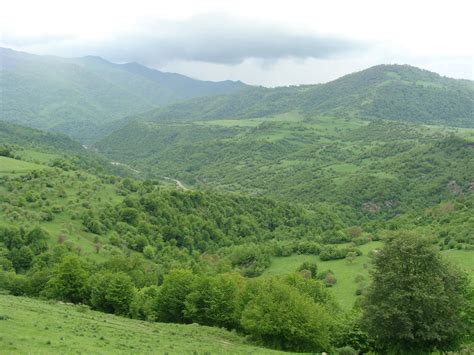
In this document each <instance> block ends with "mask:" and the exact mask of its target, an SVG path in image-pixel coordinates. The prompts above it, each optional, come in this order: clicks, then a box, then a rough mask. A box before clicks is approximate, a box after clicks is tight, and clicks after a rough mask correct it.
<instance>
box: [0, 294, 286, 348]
mask: <svg viewBox="0 0 474 355" xmlns="http://www.w3.org/2000/svg"><path fill="white" fill-rule="evenodd" d="M0 349H1V350H0V352H1V353H2V354H12V353H15V354H32V353H34V354H59V353H69V354H71V353H76V354H133V353H135V354H136V353H142V354H143V353H147V354H167V353H169V354H206V353H207V354H276V353H279V352H277V351H273V350H270V349H262V348H258V347H255V346H252V345H249V344H247V343H246V342H245V340H244V338H242V337H240V336H238V335H237V334H235V333H233V332H229V331H226V330H223V329H219V328H212V327H205V326H200V325H197V324H190V325H181V324H165V323H150V322H145V321H138V320H132V319H127V318H124V317H118V316H114V315H111V314H105V313H102V312H96V311H91V310H89V309H88V308H87V307H86V306H81V305H76V306H75V305H70V304H64V303H58V302H54V301H50V302H46V301H40V300H35V299H30V298H24V297H13V296H7V295H0Z"/></svg>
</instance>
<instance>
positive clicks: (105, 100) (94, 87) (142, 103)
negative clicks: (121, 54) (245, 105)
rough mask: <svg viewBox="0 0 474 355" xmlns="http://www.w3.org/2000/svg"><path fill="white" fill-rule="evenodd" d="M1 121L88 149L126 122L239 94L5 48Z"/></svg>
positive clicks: (223, 86)
mask: <svg viewBox="0 0 474 355" xmlns="http://www.w3.org/2000/svg"><path fill="white" fill-rule="evenodd" d="M0 67H1V70H0V88H1V100H0V112H1V117H0V119H2V120H5V121H11V122H16V123H20V124H25V125H28V126H31V127H36V128H41V129H47V130H51V131H59V132H62V133H66V134H68V135H69V136H71V137H73V138H75V139H77V140H80V141H82V142H85V143H88V142H90V141H91V140H94V139H95V138H97V137H98V136H102V135H104V134H106V133H107V132H108V131H109V130H110V129H111V128H110V124H111V123H113V122H114V121H116V120H119V119H121V118H123V117H125V116H129V115H134V114H137V113H140V112H144V111H147V110H151V109H154V108H156V107H159V106H163V105H167V104H170V103H173V102H176V101H179V100H184V99H189V98H193V97H197V96H203V95H215V94H225V93H231V92H235V91H238V90H241V89H244V88H246V87H247V85H245V84H243V83H241V82H234V81H223V82H211V81H200V80H195V79H191V78H188V77H186V76H184V75H179V74H171V73H163V72H160V71H158V70H154V69H150V68H147V67H144V66H142V65H140V64H138V63H127V64H114V63H110V62H108V61H106V60H104V59H102V58H100V57H92V56H88V57H82V58H60V57H53V56H38V55H33V54H28V53H23V52H17V51H14V50H11V49H6V48H0Z"/></svg>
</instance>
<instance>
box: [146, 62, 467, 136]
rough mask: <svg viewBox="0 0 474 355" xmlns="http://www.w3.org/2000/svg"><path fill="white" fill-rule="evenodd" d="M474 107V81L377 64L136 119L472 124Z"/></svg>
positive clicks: (173, 107)
mask: <svg viewBox="0 0 474 355" xmlns="http://www.w3.org/2000/svg"><path fill="white" fill-rule="evenodd" d="M473 107H474V86H473V83H472V81H468V80H455V79H450V78H446V77H441V76H439V75H438V74H436V73H433V72H429V71H427V70H422V69H419V68H416V67H411V66H408V65H378V66H375V67H371V68H369V69H366V70H363V71H361V72H357V73H353V74H349V75H346V76H343V77H341V78H339V79H337V80H334V81H331V82H329V83H326V84H319V85H307V86H298V87H280V88H275V89H266V88H249V89H248V90H245V91H241V92H238V93H235V94H233V95H226V96H219V97H212V98H211V97H207V98H199V99H194V100H190V101H186V102H182V103H177V104H174V105H171V106H168V107H165V108H163V109H158V110H155V111H151V112H148V113H144V114H141V115H138V116H137V119H142V120H149V121H158V122H176V121H178V120H179V121H191V120H192V121H194V120H209V119H225V118H255V117H264V116H268V115H274V114H278V113H285V112H290V111H296V112H298V113H301V114H303V115H305V116H308V117H311V116H314V115H321V114H325V115H335V116H338V117H358V118H364V119H392V120H397V121H404V122H414V123H430V124H445V125H451V126H460V127H474V116H473Z"/></svg>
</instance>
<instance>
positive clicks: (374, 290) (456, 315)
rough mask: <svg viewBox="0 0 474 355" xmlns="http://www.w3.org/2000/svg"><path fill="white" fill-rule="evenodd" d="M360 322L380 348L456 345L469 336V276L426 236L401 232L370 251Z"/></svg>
mask: <svg viewBox="0 0 474 355" xmlns="http://www.w3.org/2000/svg"><path fill="white" fill-rule="evenodd" d="M374 263H375V268H374V271H373V274H372V277H373V282H372V285H371V286H370V288H369V290H368V293H367V296H366V299H365V302H364V314H363V324H364V326H365V327H366V328H367V329H366V330H367V331H368V333H369V334H371V335H372V336H373V337H374V340H375V344H376V347H377V350H380V351H381V352H383V353H397V354H411V353H413V354H423V353H430V352H432V351H434V350H438V351H447V350H456V349H458V348H459V346H460V345H461V343H462V342H463V341H464V340H467V339H466V337H470V336H472V327H473V324H474V323H473V322H474V318H473V308H474V307H473V292H472V288H471V287H470V284H469V279H468V277H467V275H465V274H464V273H462V272H461V271H459V270H457V269H454V268H453V267H452V266H451V265H449V264H447V263H446V262H444V261H443V260H442V259H441V257H440V254H439V251H438V250H437V249H436V248H435V247H434V246H433V244H432V242H431V240H430V239H427V238H423V237H420V236H417V235H415V234H413V233H406V232H405V233H401V234H398V235H395V236H393V237H391V238H390V239H389V240H387V242H386V244H385V246H384V248H383V249H382V250H381V251H380V252H378V253H376V254H375V256H374Z"/></svg>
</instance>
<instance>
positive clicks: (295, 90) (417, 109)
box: [0, 48, 474, 144]
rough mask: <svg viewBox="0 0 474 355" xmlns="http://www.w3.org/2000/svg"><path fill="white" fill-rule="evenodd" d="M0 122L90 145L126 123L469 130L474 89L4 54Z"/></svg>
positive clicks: (390, 71)
mask: <svg viewBox="0 0 474 355" xmlns="http://www.w3.org/2000/svg"><path fill="white" fill-rule="evenodd" d="M0 62H1V71H0V87H1V100H0V112H1V116H0V119H1V120H4V121H9V122H15V123H19V124H23V125H27V126H30V127H35V128H40V129H45V130H49V131H56V132H61V133H65V134H67V135H69V136H70V137H72V138H74V139H75V140H78V141H80V142H81V143H84V144H91V143H93V142H96V141H98V140H100V139H101V138H103V137H105V136H107V135H108V134H110V133H111V132H113V131H116V130H118V129H121V128H123V129H127V128H126V125H127V124H128V123H129V122H131V121H152V122H161V123H164V122H168V123H171V122H174V123H176V122H183V121H186V122H189V121H200V120H215V119H224V118H225V119H246V118H256V117H267V116H271V115H275V114H282V113H288V112H293V113H297V114H299V115H303V116H305V117H308V118H310V117H315V116H333V117H339V118H359V119H364V120H378V119H390V120H397V121H404V122H411V123H422V124H436V125H447V126H457V127H474V118H473V108H474V84H473V82H472V81H469V80H455V79H450V78H446V77H441V76H440V75H438V74H436V73H432V72H429V71H426V70H422V69H419V68H415V67H412V66H408V65H378V66H375V67H372V68H369V69H366V70H363V71H360V72H357V73H353V74H349V75H346V76H343V77H341V78H339V79H337V80H334V81H331V82H329V83H326V84H318V85H304V86H290V87H279V88H273V89H270V88H264V87H254V86H248V85H245V84H244V83H242V82H234V81H223V82H210V81H200V80H195V79H191V78H188V77H186V76H183V75H179V74H171V73H163V72H160V71H158V70H155V69H150V68H147V67H145V66H143V65H140V64H138V63H126V64H115V63H111V62H108V61H106V60H104V59H102V58H100V57H93V56H87V57H82V58H60V57H53V56H38V55H33V54H27V53H22V52H17V51H13V50H11V49H5V48H0Z"/></svg>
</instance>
